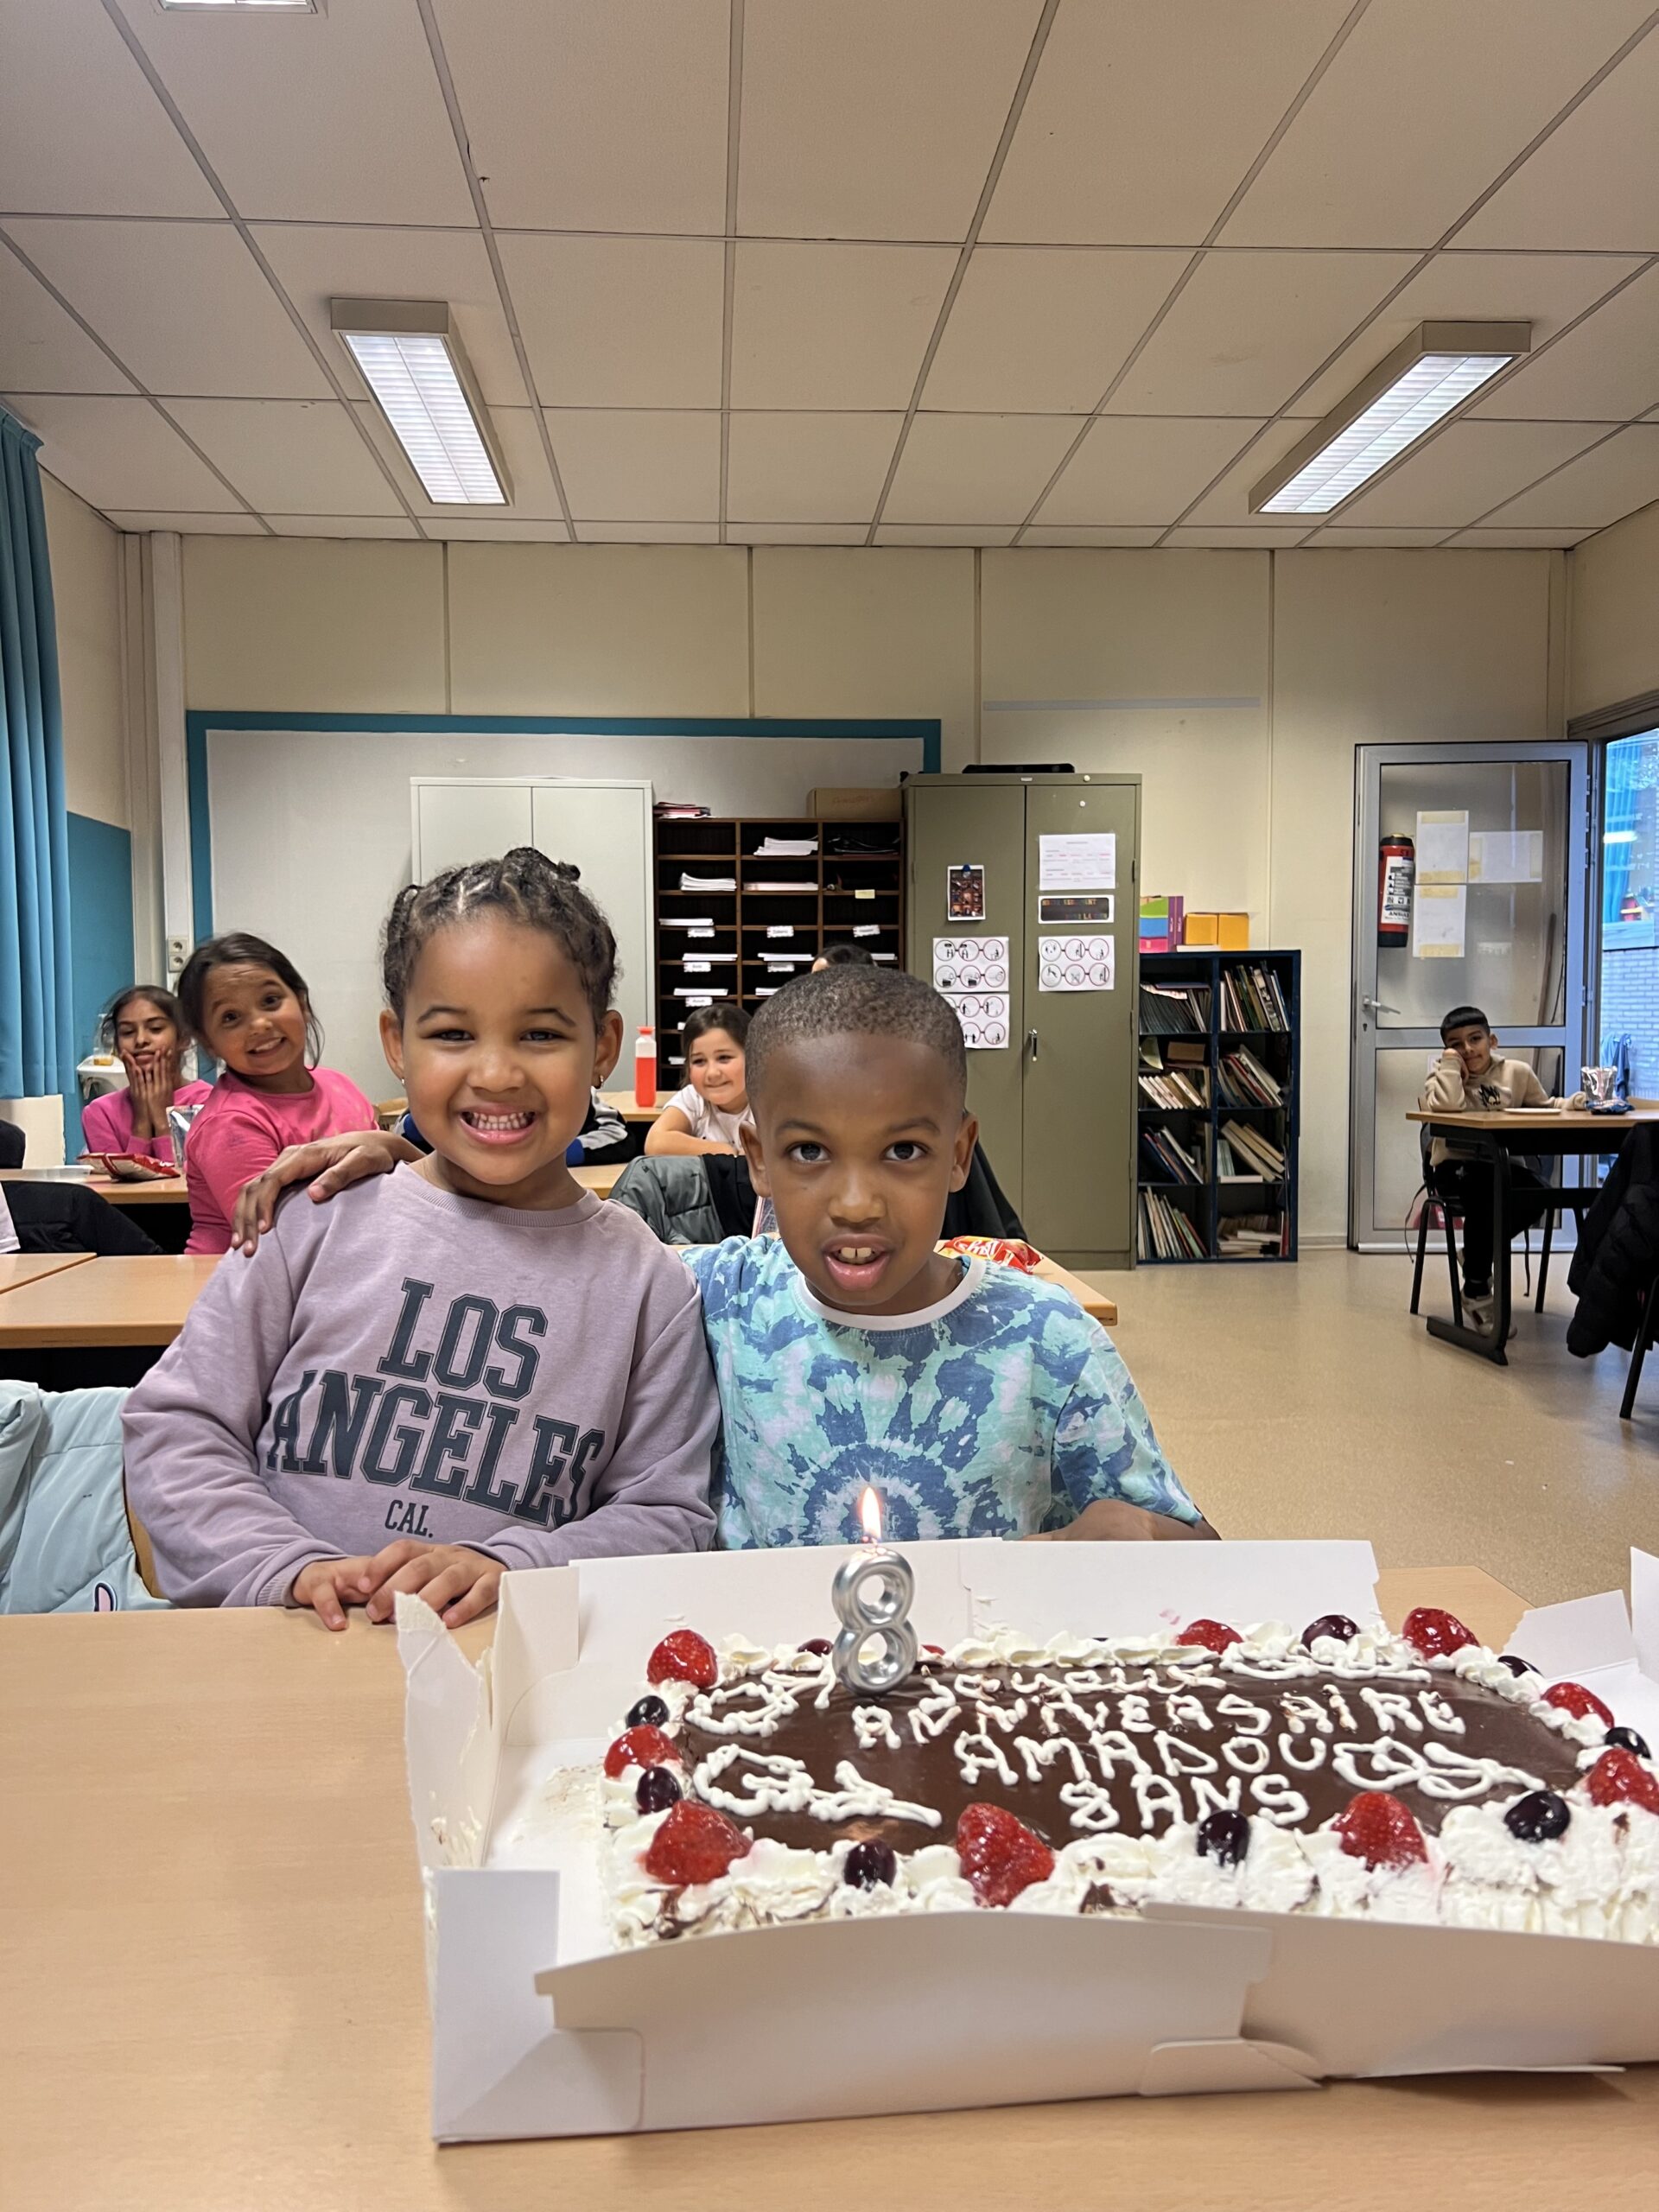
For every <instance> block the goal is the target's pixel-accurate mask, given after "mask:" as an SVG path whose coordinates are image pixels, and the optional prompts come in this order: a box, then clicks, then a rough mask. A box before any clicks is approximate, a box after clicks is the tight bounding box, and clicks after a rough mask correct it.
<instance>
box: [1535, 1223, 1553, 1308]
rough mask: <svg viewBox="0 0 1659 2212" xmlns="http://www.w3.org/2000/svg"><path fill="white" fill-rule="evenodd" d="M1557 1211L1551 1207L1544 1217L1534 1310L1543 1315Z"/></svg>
mask: <svg viewBox="0 0 1659 2212" xmlns="http://www.w3.org/2000/svg"><path fill="white" fill-rule="evenodd" d="M1556 1211H1557V1209H1556V1208H1555V1207H1554V1206H1551V1208H1550V1210H1549V1211H1548V1213H1547V1214H1546V1215H1545V1216H1544V1249H1543V1250H1542V1251H1541V1253H1540V1254H1539V1255H1538V1295H1537V1297H1536V1298H1535V1300H1534V1301H1533V1309H1532V1310H1533V1312H1534V1313H1542V1312H1543V1310H1544V1291H1545V1288H1546V1287H1547V1286H1548V1281H1549V1247H1550V1242H1551V1240H1552V1238H1553V1237H1554V1234H1555V1216H1556Z"/></svg>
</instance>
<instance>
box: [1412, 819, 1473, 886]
mask: <svg viewBox="0 0 1659 2212" xmlns="http://www.w3.org/2000/svg"><path fill="white" fill-rule="evenodd" d="M1417 880H1418V882H1419V883H1420V884H1422V883H1466V882H1467V881H1468V880H1469V810H1468V808H1467V807H1463V808H1461V809H1459V808H1455V807H1445V808H1441V809H1440V810H1438V811H1436V812H1434V813H1432V814H1420V815H1419V816H1418V817H1417Z"/></svg>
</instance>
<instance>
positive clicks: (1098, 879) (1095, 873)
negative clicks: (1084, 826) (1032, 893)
mask: <svg viewBox="0 0 1659 2212" xmlns="http://www.w3.org/2000/svg"><path fill="white" fill-rule="evenodd" d="M1037 873H1038V884H1037V888H1038V890H1039V891H1116V888H1117V838H1116V834H1115V833H1114V832H1113V831H1111V830H1076V831H1067V832H1066V833H1065V835H1064V836H1055V837H1045V836H1039V838H1038V840H1037Z"/></svg>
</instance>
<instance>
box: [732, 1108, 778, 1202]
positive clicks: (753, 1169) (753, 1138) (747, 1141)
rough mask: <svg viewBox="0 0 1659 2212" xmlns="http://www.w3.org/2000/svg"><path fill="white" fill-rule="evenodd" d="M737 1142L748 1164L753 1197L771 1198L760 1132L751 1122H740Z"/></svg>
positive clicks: (770, 1184) (770, 1187)
mask: <svg viewBox="0 0 1659 2212" xmlns="http://www.w3.org/2000/svg"><path fill="white" fill-rule="evenodd" d="M737 1141H738V1142H739V1143H740V1144H741V1146H742V1147H743V1153H744V1157H745V1158H746V1159H747V1161H748V1163H749V1180H750V1182H752V1183H753V1185H754V1191H755V1196H756V1197H757V1198H770V1197H771V1196H772V1181H771V1179H770V1177H769V1176H768V1175H767V1173H766V1148H765V1147H764V1146H763V1145H762V1144H761V1141H760V1130H759V1129H757V1128H756V1127H755V1126H754V1123H753V1122H740V1123H739V1125H738V1131H737Z"/></svg>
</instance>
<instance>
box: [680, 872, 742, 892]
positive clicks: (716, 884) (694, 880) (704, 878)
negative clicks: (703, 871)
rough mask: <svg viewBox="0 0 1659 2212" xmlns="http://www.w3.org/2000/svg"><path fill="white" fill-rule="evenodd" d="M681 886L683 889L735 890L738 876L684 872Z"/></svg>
mask: <svg viewBox="0 0 1659 2212" xmlns="http://www.w3.org/2000/svg"><path fill="white" fill-rule="evenodd" d="M680 888H681V890H682V891H735V890H736V888H737V878H736V877H735V876H734V875H682V876H681V878H680Z"/></svg>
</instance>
